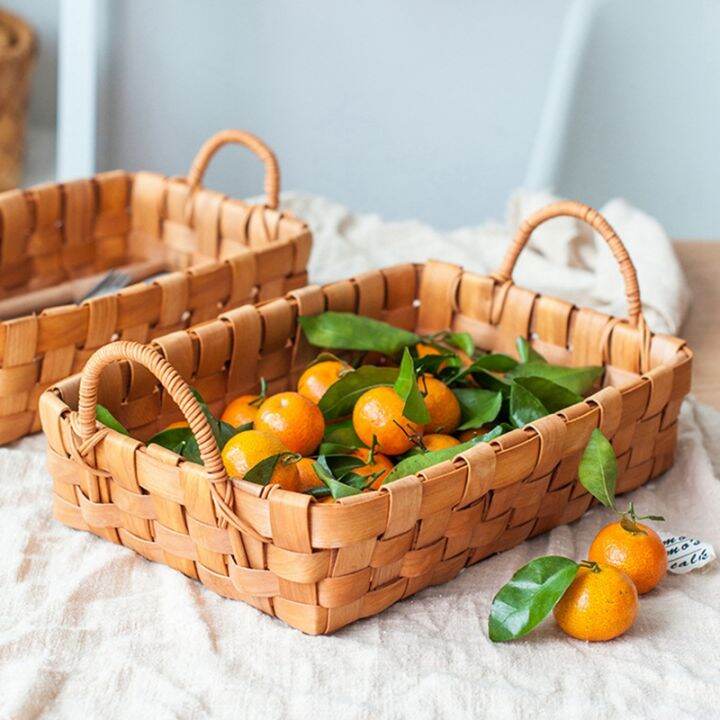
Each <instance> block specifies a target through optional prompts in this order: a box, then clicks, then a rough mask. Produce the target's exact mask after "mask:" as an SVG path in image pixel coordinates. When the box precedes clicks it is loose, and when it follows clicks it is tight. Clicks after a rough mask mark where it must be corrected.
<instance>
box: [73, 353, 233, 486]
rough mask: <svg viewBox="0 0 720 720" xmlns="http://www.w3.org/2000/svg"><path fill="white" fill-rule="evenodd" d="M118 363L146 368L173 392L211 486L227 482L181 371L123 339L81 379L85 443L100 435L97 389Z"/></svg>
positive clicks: (80, 419) (100, 355)
mask: <svg viewBox="0 0 720 720" xmlns="http://www.w3.org/2000/svg"><path fill="white" fill-rule="evenodd" d="M116 360H132V361H134V362H136V363H139V364H140V365H142V366H143V367H146V368H147V369H148V370H149V371H150V372H151V373H152V374H153V375H154V376H155V377H156V378H157V379H158V380H159V381H160V383H161V384H162V386H163V387H164V388H165V389H166V390H167V391H168V392H169V393H170V397H171V398H172V399H173V400H174V401H175V403H176V404H177V406H178V407H179V408H180V410H181V412H182V414H183V415H184V416H185V418H186V419H187V421H188V425H190V430H192V432H193V434H194V435H195V438H196V439H197V443H198V448H199V450H200V457H201V458H202V461H203V463H204V465H205V470H206V471H207V473H208V474H209V475H210V479H211V482H212V483H218V482H225V481H227V479H228V477H227V473H226V472H225V466H224V465H223V461H222V457H221V456H220V451H219V450H218V446H217V443H216V442H215V437H214V435H213V433H212V430H211V429H210V424H209V423H208V421H207V418H206V417H205V414H204V413H203V411H202V408H201V407H200V403H198V401H197V399H196V398H195V396H194V395H193V394H192V391H191V390H190V388H189V387H188V385H187V383H186V382H185V381H184V380H183V379H182V377H180V374H179V373H178V371H177V370H176V369H175V368H174V367H173V366H172V365H171V364H170V363H169V362H168V361H167V360H166V359H165V358H164V357H163V356H162V355H161V354H160V353H159V352H158V351H157V350H155V349H154V348H152V347H149V346H147V345H142V344H140V343H138V342H130V341H127V340H120V341H117V342H113V343H110V344H109V345H105V346H104V347H101V348H100V349H99V350H97V351H96V352H95V353H93V355H92V356H91V357H90V359H89V360H88V361H87V364H86V365H85V369H84V370H83V372H82V376H81V377H80V397H79V401H78V431H79V434H80V438H81V439H82V440H83V441H86V440H89V439H90V438H91V437H92V436H93V435H94V434H95V433H96V432H97V423H96V420H95V409H96V407H97V399H98V398H97V396H98V386H99V384H100V375H101V374H102V371H103V370H104V369H105V368H106V367H107V366H108V365H109V364H110V363H112V362H114V361H116Z"/></svg>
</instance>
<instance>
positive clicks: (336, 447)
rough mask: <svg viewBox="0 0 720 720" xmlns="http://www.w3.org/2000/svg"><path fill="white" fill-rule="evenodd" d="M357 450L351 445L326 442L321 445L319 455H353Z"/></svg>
mask: <svg viewBox="0 0 720 720" xmlns="http://www.w3.org/2000/svg"><path fill="white" fill-rule="evenodd" d="M355 450H357V448H354V447H351V446H350V445H342V444H340V443H332V442H324V443H320V447H319V448H318V455H352V454H353V452H354V451H355Z"/></svg>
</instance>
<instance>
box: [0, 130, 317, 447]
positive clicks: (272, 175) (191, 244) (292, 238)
mask: <svg viewBox="0 0 720 720" xmlns="http://www.w3.org/2000/svg"><path fill="white" fill-rule="evenodd" d="M229 142H232V143H239V144H242V145H244V146H246V147H248V148H250V149H251V150H252V151H253V152H255V153H256V154H257V155H259V156H260V158H261V159H262V160H263V162H264V163H265V166H266V180H265V189H266V193H267V204H266V205H250V204H248V203H246V202H243V201H241V200H236V199H232V198H228V197H226V196H224V195H222V194H220V193H218V192H214V191H212V190H207V189H204V188H202V187H201V181H202V177H203V174H204V172H205V169H206V168H207V165H208V163H209V161H210V159H211V158H212V156H213V154H214V153H215V152H216V151H217V150H218V149H219V148H220V147H222V146H223V145H224V144H225V143H229ZM278 191H279V171H278V167H277V162H276V160H275V156H274V155H273V154H272V152H271V151H270V150H269V149H268V148H267V147H266V146H265V145H264V143H262V142H261V141H260V140H259V139H258V138H256V137H254V136H252V135H250V134H249V133H245V132H242V131H239V130H228V131H224V132H221V133H218V134H217V135H215V136H213V137H212V138H211V139H210V140H208V141H207V143H206V144H205V145H204V146H203V147H202V148H201V150H200V152H199V153H198V155H197V157H196V159H195V161H194V163H193V165H192V167H191V169H190V172H189V173H188V176H187V178H166V177H164V176H162V175H158V174H156V173H150V172H138V173H128V172H125V171H122V170H118V171H114V172H106V173H100V174H99V175H96V176H95V177H93V178H90V179H86V180H76V181H74V182H67V183H62V184H47V185H39V186H36V187H32V188H30V189H28V190H25V191H23V190H12V191H8V192H5V193H2V194H0V221H1V222H2V237H1V255H0V289H1V290H2V292H3V293H4V297H14V296H16V295H19V294H21V293H25V292H28V291H31V290H36V289H38V288H42V287H47V286H53V285H55V284H57V283H58V282H62V281H64V280H67V279H74V278H77V277H82V276H86V275H90V274H92V273H97V272H98V271H104V270H106V269H108V268H112V267H116V266H118V265H121V264H123V263H129V262H133V261H137V260H146V259H156V258H162V259H163V260H164V261H166V262H167V263H168V265H169V266H170V267H171V268H174V269H175V271H174V272H171V273H169V274H167V275H164V276H162V277H160V278H158V279H156V280H155V281H154V282H152V283H144V282H140V283H136V284H134V285H131V286H129V287H127V288H124V289H123V290H121V291H119V292H118V293H116V294H112V295H105V296H103V297H97V298H93V299H90V300H87V301H85V302H83V303H81V304H71V305H63V306H61V307H53V308H48V309H46V310H45V311H43V312H41V313H40V314H39V315H35V314H33V315H28V316H25V317H20V318H16V319H12V320H7V321H3V322H0V444H2V443H7V442H9V441H11V440H15V439H17V438H20V437H22V436H24V435H26V434H27V433H28V432H32V431H36V430H39V429H40V422H39V418H38V417H37V413H36V408H37V400H38V398H39V396H40V394H41V393H42V391H43V390H45V389H46V388H47V387H49V386H50V385H52V384H53V383H55V382H57V381H58V380H60V379H62V378H65V377H67V376H69V375H71V374H72V373H76V372H78V371H79V370H80V369H82V367H83V365H84V364H85V361H86V360H87V358H88V357H89V356H90V355H91V354H92V353H93V352H94V351H95V350H97V348H99V347H101V346H102V345H105V344H106V343H108V342H110V341H112V340H115V339H123V340H136V341H139V342H147V341H149V340H151V339H152V338H155V337H157V336H159V335H165V334H167V333H169V332H172V331H174V330H178V329H181V328H186V327H189V326H190V325H192V324H195V323H199V322H203V321H205V320H208V319H210V318H215V317H217V315H218V314H219V313H220V312H222V311H223V310H226V309H230V308H234V307H237V306H238V305H241V304H243V303H248V302H256V301H259V300H265V299H269V298H273V297H278V296H282V295H283V294H285V293H286V292H288V291H289V290H292V289H294V288H297V287H301V286H302V285H304V284H305V283H306V282H307V273H306V265H307V261H308V258H309V254H310V246H311V235H310V231H309V230H308V228H307V226H306V225H305V223H303V222H301V221H300V220H298V219H296V218H295V217H294V216H293V215H291V214H290V213H287V212H285V213H282V212H280V211H279V210H278V209H277V203H278ZM146 391H147V389H146V388H145V387H143V386H137V387H135V389H134V390H133V391H132V393H138V397H139V396H141V395H143V394H144V393H145V392H146ZM132 393H131V394H132Z"/></svg>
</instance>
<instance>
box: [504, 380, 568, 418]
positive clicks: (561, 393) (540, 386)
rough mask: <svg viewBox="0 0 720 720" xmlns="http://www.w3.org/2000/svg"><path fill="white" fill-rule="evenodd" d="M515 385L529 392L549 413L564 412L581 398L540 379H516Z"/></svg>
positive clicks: (551, 382)
mask: <svg viewBox="0 0 720 720" xmlns="http://www.w3.org/2000/svg"><path fill="white" fill-rule="evenodd" d="M515 383H517V384H518V385H522V386H523V387H524V388H525V389H526V390H529V391H530V392H531V393H532V394H533V395H534V396H535V397H536V398H537V399H538V400H539V401H540V402H541V403H542V404H543V405H544V406H545V408H546V409H547V411H548V412H549V413H554V412H558V411H559V410H564V409H565V408H567V407H570V405H574V404H575V403H579V402H580V401H581V400H582V398H581V397H580V395H578V394H577V393H574V392H572V390H568V389H567V388H566V387H563V386H562V385H558V384H557V383H554V382H553V381H552V380H547V379H545V378H541V377H518V378H515Z"/></svg>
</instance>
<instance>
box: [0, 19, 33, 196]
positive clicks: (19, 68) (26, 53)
mask: <svg viewBox="0 0 720 720" xmlns="http://www.w3.org/2000/svg"><path fill="white" fill-rule="evenodd" d="M36 53H37V43H36V39H35V33H34V32H33V31H32V28H31V27H30V26H29V25H28V24H27V23H26V22H24V21H23V20H21V19H20V18H19V17H17V16H15V15H11V14H10V13H8V12H5V11H4V10H0V190H6V189H7V188H12V187H15V186H17V185H18V184H19V183H20V176H21V174H22V164H23V151H24V148H25V128H26V120H27V109H28V104H29V101H30V76H31V75H32V70H33V67H34V65H35V55H36Z"/></svg>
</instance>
